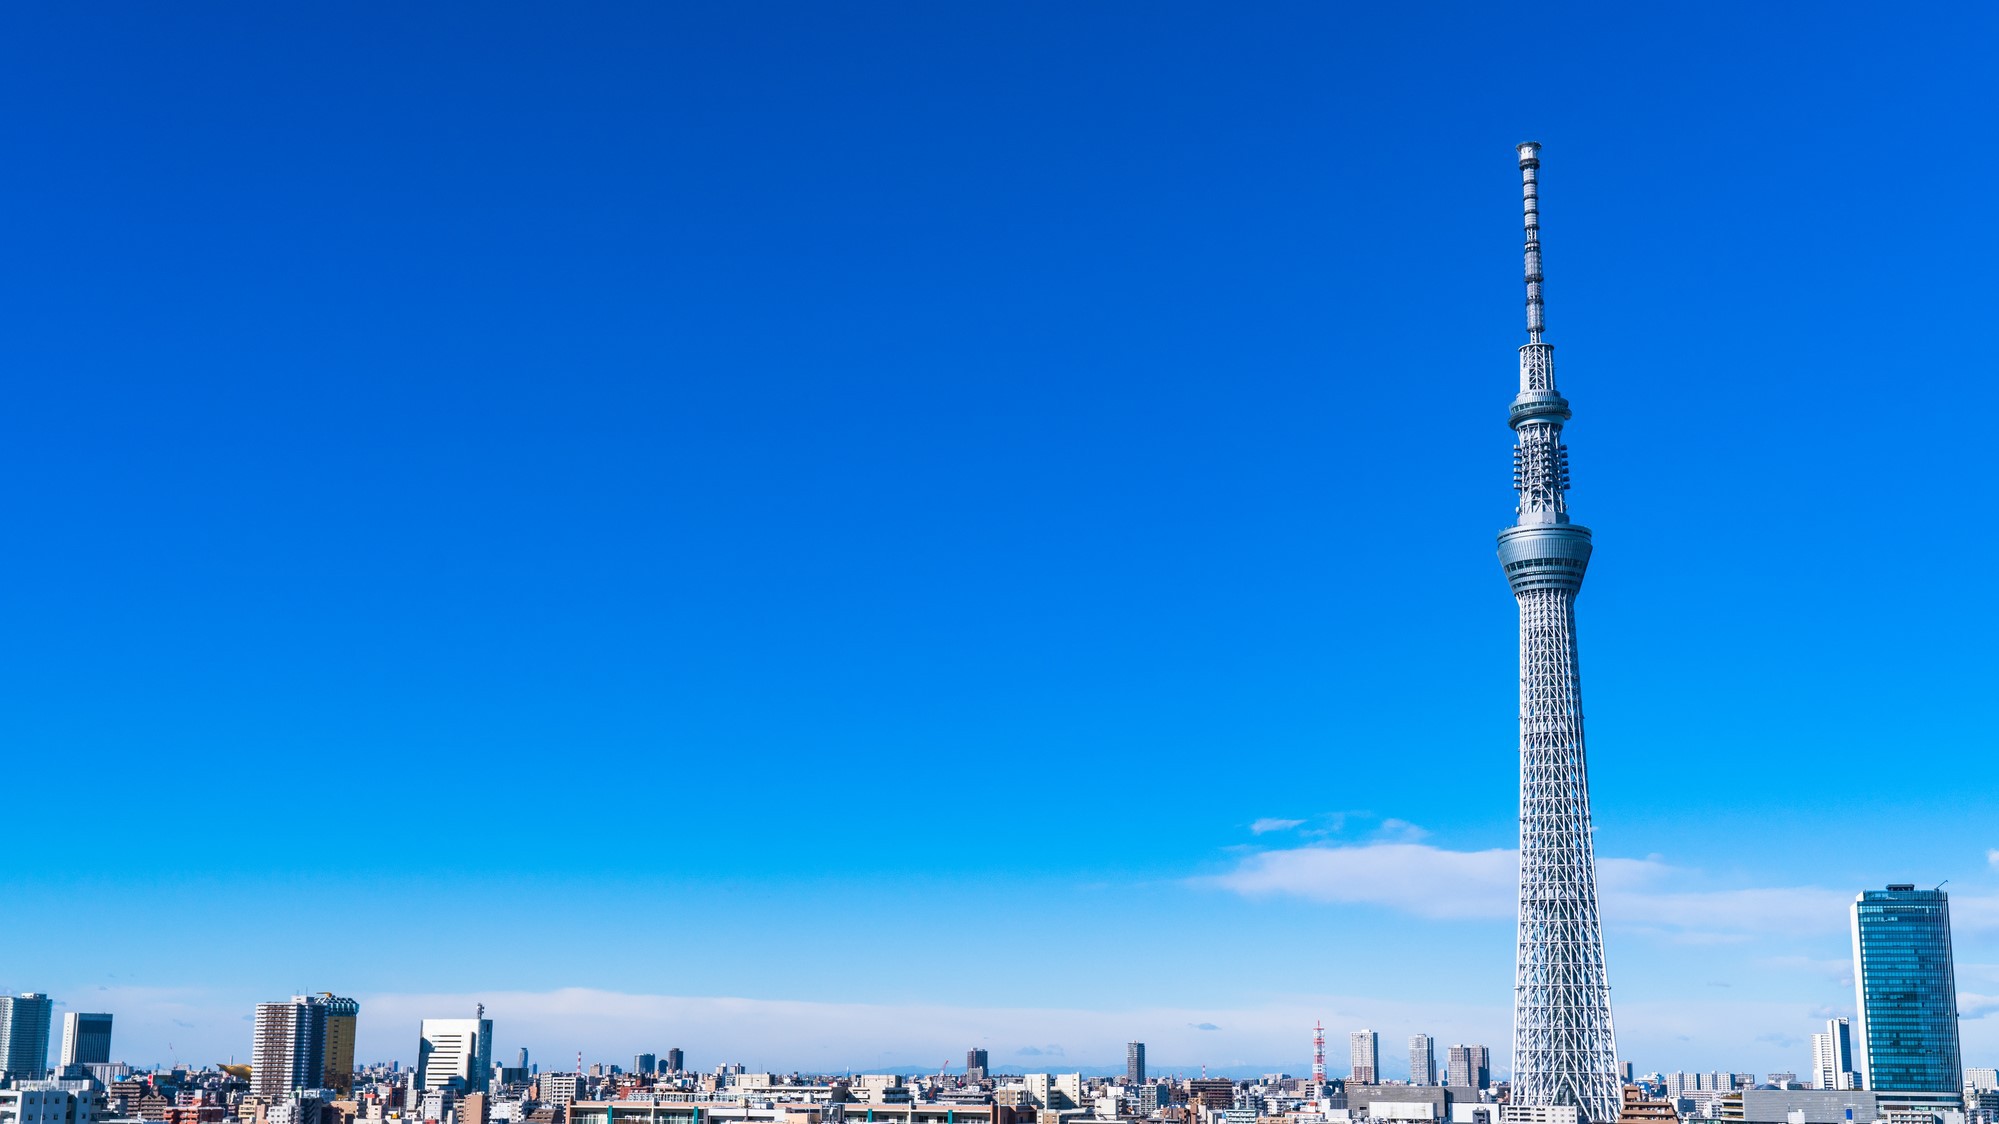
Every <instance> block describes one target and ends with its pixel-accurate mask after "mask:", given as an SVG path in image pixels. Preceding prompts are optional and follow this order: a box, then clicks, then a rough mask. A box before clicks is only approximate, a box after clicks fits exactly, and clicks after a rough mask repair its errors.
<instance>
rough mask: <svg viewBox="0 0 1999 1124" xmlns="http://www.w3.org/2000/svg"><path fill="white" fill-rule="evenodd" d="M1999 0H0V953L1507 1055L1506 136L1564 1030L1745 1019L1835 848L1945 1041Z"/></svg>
mask: <svg viewBox="0 0 1999 1124" xmlns="http://www.w3.org/2000/svg"><path fill="white" fill-rule="evenodd" d="M1995 22H1999V20H1995V16H1994V14H1993V10H1992V9H1991V8H1990V7H1984V6H1971V5H1962V6H1915V7H1903V8H1898V9H1896V10H1895V11H1894V12H1893V14H1892V18H1891V17H1890V16H1889V14H1888V13H1887V11H1886V10H1885V9H1883V8H1881V7H1880V6H1879V5H1867V6H1859V5H1854V6H1842V5H1802V4H1799V5H1711V6H1702V5H1672V6H1665V5H1654V6H1646V7H1643V8H1636V9H1632V10H1627V11H1617V10H1609V9H1606V8H1604V7H1602V6H1595V5H1591V6H1575V7H1563V6H1560V5H1554V6H1548V5H1538V6H1533V7H1520V6H1496V5H1495V6H1489V7H1470V6H1436V5H1432V6H1391V5H1381V6H1334V5H1319V4H1264V5H1255V6H1241V5H1230V6H1222V5H1214V6H1193V5H1184V4H1088V5H1067V4H1026V5H1021V4H1006V5H997V4H994V5H973V4H945V5H918V4H868V5H845V6H835V5H787V4H748V5H746V4H668V5H637V4H634V5H603V4H597V5H563V6H547V5H544V6H529V5H508V4H497V5H478V6H470V5H466V6H451V5H420V6H408V5H360V6H355V5H339V6H332V5H322V6H296V5H292V6H286V7H284V8H283V9H282V10H278V9H274V8H272V7H270V6H268V5H248V4H244V5H216V4H202V5H168V6H133V5H125V6H117V7H110V8H105V7H78V6H74V5H55V4H25V5H13V6H10V7H8V8H7V9H5V11H4V12H0V97H4V101H5V103H6V105H7V106H8V112H7V113H6V114H5V115H4V116H0V154H4V155H0V161H4V167H5V175H4V178H0V192H4V197H0V307H3V308H4V309H5V315H4V321H0V322H4V331H0V348H4V354H3V355H0V361H4V365H5V367H4V369H5V372H6V379H7V383H6V385H7V391H8V393H7V400H6V403H5V406H4V408H0V427H4V432H0V481H4V484H0V504H4V511H3V512H0V514H4V518H5V522H6V526H7V529H8V532H9V536H10V539H11V549H10V550H9V551H8V556H7V570H8V574H7V586H8V588H9V589H10V591H11V596H9V597H7V598H6V599H5V602H4V603H5V606H6V620H5V634H6V638H7V640H6V643H5V644H0V691H4V699H0V737H4V739H5V743H6V744H7V746H8V747H9V749H10V752H9V754H8V758H9V763H10V764H9V773H10V780H11V785H10V789H11V791H12V793H13V795H14V801H13V803H14V806H15V808H16V813H15V822H16V825H17V832H18V833H19V834H21V835H22V836H23V837H24V838H25V839H32V844H30V845H24V846H22V847H19V848H17V849H16V852H15V860H14V861H13V862H11V863H10V864H8V866H7V867H6V869H5V870H4V871H0V888H4V891H5V893H6V898H7V900H8V901H9V902H10V906H11V908H10V910H9V912H10V915H11V916H12V917H14V918H15V921H13V922H12V923H10V924H9V925H7V926H6V927H5V931H4V932H0V965H5V972H4V978H0V986H4V987H7V988H11V989H17V990H18V989H27V988H37V989H41V990H45V991H49V992H51V993H53V994H54V995H55V996H56V998H57V999H58V1000H59V1001H60V1002H62V1003H64V1004H66V1005H69V1006H71V1007H75V1008H81V1009H100V1008H101V1009H106V1010H112V1011H114V1012H115V1013H116V1014H117V1015H118V1017H119V1020H120V1022H119V1028H120V1029H119V1038H118V1044H117V1051H116V1052H117V1053H118V1054H119V1055H120V1056H122V1057H125V1058H127V1059H129V1060H132V1061H135V1062H151V1061H155V1060H165V1059H167V1058H169V1057H174V1056H178V1057H182V1058H193V1059H195V1060H211V1059H214V1058H218V1057H224V1056H229V1055H232V1054H233V1055H234V1056H237V1057H242V1056H244V1055H245V1054H246V1053H247V1050H248V1045H249V1037H248V1030H249V1028H248V1024H247V1022H246V1021H245V1020H246V1018H247V1011H248V1005H249V1004H250V1003H252V1002H254V1001H255V1000H258V999H265V998H271V997H275V996H282V995H285V994H289V993H290V992H292V991H294V990H304V989H310V990H320V989H331V990H335V991H339V992H343V993H346V994H352V995H356V996H358V997H360V998H361V999H362V1000H363V1003H364V1010H363V1019H362V1038H361V1047H362V1053H363V1054H364V1055H366V1056H370V1057H382V1058H387V1057H394V1056H400V1057H403V1058H408V1057H410V1056H411V1055H412V1054H413V1052H414V1042H415V1019H416V1018H417V1017H420V1016H421V1015H424V1014H458V1013H461V1008H464V1007H469V1005H470V1004H471V1003H472V1002H473V1001H474V1000H478V999H483V1000H484V1001H485V1002H487V1004H488V1005H489V1007H490V1008H491V1009H492V1013H493V1014H494V1016H495V1017H496V1018H497V1019H498V1020H499V1028H500V1029H499V1033H498V1038H499V1045H500V1046H501V1047H502V1048H503V1049H510V1048H511V1047H512V1046H514V1045H516V1044H519V1045H527V1046H529V1047H531V1048H532V1049H534V1050H535V1051H536V1054H537V1056H538V1057H541V1058H543V1059H544V1060H553V1059H559V1058H562V1057H565V1056H568V1055H571V1054H573V1052H574V1051H575V1050H576V1049H579V1048H582V1049H585V1050H586V1051H588V1052H589V1053H591V1055H592V1056H593V1057H596V1056H602V1057H606V1058H612V1059H616V1058H618V1057H620V1056H628V1055H629V1054H630V1053H632V1052H634V1051H636V1050H640V1049H664V1048H665V1047H667V1046H671V1045H678V1046H682V1047H684V1048H685V1049H687V1051H688V1053H689V1057H690V1060H691V1061H692V1062H693V1063H695V1064H697V1065H702V1066H708V1065H713V1064H715V1063H716V1062H720V1061H725V1060H740V1061H743V1062H745V1063H747V1064H749V1065H751V1066H752V1067H753V1068H761V1067H777V1068H790V1067H793V1066H835V1065H853V1066H856V1067H861V1068H866V1067H870V1066H879V1065H887V1064H892V1063H902V1064H932V1063H934V1060H935V1059H936V1058H939V1057H945V1056H952V1057H956V1058H958V1059H962V1057H963V1053H962V1051H963V1049H964V1048H965V1047H967V1046H970V1045H973V1044H975V1043H977V1044H984V1045H987V1046H989V1047H990V1048H991V1049H992V1050H993V1051H994V1053H995V1055H996V1058H997V1059H998V1062H999V1064H1003V1065H1005V1066H1008V1067H1014V1066H1019V1067H1024V1068H1048V1067H1051V1066H1054V1067H1066V1066H1075V1065H1091V1064H1115V1063H1116V1062H1117V1061H1119V1060H1120V1059H1121V1057H1122V1043H1123V1041H1124V1040H1125V1039H1126V1038H1128V1037H1139V1038H1144V1039H1146V1040H1148V1041H1149V1042H1151V1043H1153V1050H1152V1056H1153V1058H1154V1059H1155V1061H1156V1064H1157V1067H1161V1068H1171V1067H1181V1068H1187V1067H1192V1066H1197V1065H1200V1064H1203V1063H1206V1064H1211V1065H1218V1066H1219V1065H1232V1064H1241V1065H1256V1066H1262V1067H1269V1068H1277V1067H1280V1066H1282V1067H1287V1068H1290V1069H1291V1070H1292V1071H1294V1072H1296V1071H1298V1070H1299V1069H1300V1068H1301V1067H1302V1066H1303V1065H1304V1064H1305V1060H1306V1054H1307V1050H1308V1043H1307V1028H1308V1027H1309V1025H1310V1022H1311V1020H1312V1019H1314V1018H1324V1019H1325V1020H1326V1021H1327V1023H1328V1025H1329V1027H1331V1028H1332V1029H1333V1030H1334V1031H1335V1032H1343V1031H1345V1030H1346V1029H1349V1028H1351V1027H1355V1026H1361V1025H1370V1026H1372V1027H1373V1028H1374V1029H1377V1030H1379V1031H1381V1032H1382V1033H1383V1035H1384V1038H1385V1039H1386V1040H1387V1041H1388V1042H1390V1043H1391V1044H1392V1045H1393V1044H1398V1043H1399V1042H1400V1041H1401V1039H1402V1038H1403V1037H1404V1036H1406V1035H1407V1034H1409V1033H1412V1032H1415V1031H1430V1032H1433V1033H1436V1034H1438V1035H1439V1036H1440V1037H1442V1038H1444V1039H1445V1040H1446V1041H1447V1042H1448V1041H1458V1040H1471V1041H1485V1042H1490V1043H1492V1044H1494V1045H1495V1046H1496V1047H1499V1050H1498V1051H1496V1052H1498V1053H1503V1052H1504V1044H1505V1042H1506V1038H1507V1029H1506V1028H1507V1005H1508V1003H1509V1001H1510V1000H1509V996H1510V985H1511V943H1510V942H1511V932H1510V921H1509V918H1510V908H1509V904H1508V898H1509V895H1510V893H1511V890H1510V887H1509V884H1508V881H1507V880H1508V878H1509V877H1510V874H1509V870H1510V862H1511V857H1510V855H1508V854H1506V849H1507V848H1509V847H1510V846H1511V845H1512V840H1513V817H1514V792H1513V789H1514V782H1515V761H1514V729H1513V722H1514V699H1513V692H1514V678H1513V675H1514V672H1513V661H1514V610H1513V606H1512V602H1511V600H1510V598H1509V597H1508V596H1507V595H1506V591H1505V586H1504V584H1503V582H1502V580H1501V578H1500V574H1499V570H1498V567H1497V563H1496V562H1495V560H1494V558H1493V542H1492V535H1493V533H1494V531H1495V530H1497V529H1498V528H1499V527H1500V526H1501V525H1502V524H1503V523H1504V522H1505V521H1506V520H1507V519H1508V518H1509V513H1510V506H1511V495H1510V493H1509V491H1508V488H1507V483H1508V451H1507V450H1508V444H1509V437H1510V435H1509V434H1508V432H1507V430H1506V428H1505V426H1504V424H1503V422H1504V416H1505V404H1506V401H1507V399H1508V398H1509V397H1510V395H1511V394H1512V392H1513V384H1514V378H1515V375H1514V369H1513V368H1514V356H1513V349H1514V348H1515V346H1516V345H1517V344H1518V343H1519V342H1520V330H1519V319H1520V289H1519V281H1518V271H1519V259H1518V253H1517V242H1518V221H1517V206H1518V203H1517V193H1518V192H1517V186H1516V172H1515V170H1514V167H1513V152H1512V146H1513V144H1514V142H1516V141H1519V140H1522V139H1528V138H1532V139H1538V140H1541V141H1543V142H1545V143H1546V144H1547V146H1548V147H1547V151H1546V160H1547V166H1546V170H1545V176H1544V182H1545V190H1544V199H1545V204H1544V206H1545V212H1546V240H1547V246H1548V269H1549V274H1550V283H1549V287H1548V291H1549V300H1550V338H1552V339H1553V340H1554V341H1555V342H1556V343H1557V345H1558V352H1557V354H1558V358H1559V364H1560V371H1561V378H1562V385H1563V387H1564V389H1565V390H1566V391H1567V392H1568V394H1569V395H1570V397H1571V398H1572V399H1573V400H1574V402H1575V403H1576V409H1577V418H1576V421H1575V423H1574V425H1573V426H1572V427H1571V430H1570V443H1571V446H1572V448H1573V450H1574V461H1575V466H1576V481H1577V486H1576V491H1575V493H1574V500H1575V504H1576V508H1577V511H1578V512H1579V516H1580V518H1581V519H1582V520H1583V521H1584V522H1587V523H1589V524H1590V525H1592V526H1593V527H1594V528H1595V529H1596V533H1597V541H1598V554H1597V561H1596V563H1595V565H1594V567H1593V568H1592V571H1591V579H1590V585H1589V588H1588V590H1587V591H1586V592H1585V594H1584V598H1583V602H1582V614H1581V615H1582V629H1583V645H1584V649H1583V657H1584V669H1585V686H1586V696H1587V700H1588V713H1589V719H1590V733H1591V738H1592V743H1591V744H1592V750H1593V765H1594V769H1593V773H1594V775H1593V778H1592V780H1593V782H1594V786H1595V798H1596V807H1597V811H1598V815H1599V825H1600V829H1599V846H1600V848H1601V853H1602V855H1603V856H1604V857H1605V859H1606V884H1607V893H1606V903H1605V912H1606V915H1607V919H1608V924H1609V927H1610V936H1609V949H1610V958H1611V968H1612V972H1613V982H1614V983H1615V985H1616V992H1615V994H1616V998H1617V1003H1618V1014H1619V1019H1620V1031H1621V1038H1622V1044H1623V1047H1624V1053H1625V1054H1626V1055H1627V1056H1629V1057H1631V1058H1632V1059H1633V1060H1634V1061H1636V1062H1637V1063H1638V1064H1639V1066H1640V1067H1641V1068H1642V1069H1653V1068H1663V1069H1674V1068H1682V1067H1686V1068H1692V1067H1708V1068H1712V1067H1721V1066H1733V1067H1737V1068H1754V1069H1757V1070H1759V1071H1767V1070H1769V1069H1773V1068H1803V1067H1804V1065H1805V1062H1806V1050H1805V1036H1806V1035H1808V1034H1809V1033H1810V1032H1811V1031H1812V1030H1813V1029H1814V1020H1817V1019H1822V1018H1824V1017H1825V1015H1826V1014H1828V1013H1832V1012H1836V1011H1840V1010H1844V1009H1848V1008H1850V1007H1851V1004H1852V993H1851V989H1850V986H1849V985H1847V984H1845V983H1843V982H1842V980H1843V978H1844V977H1845V975H1846V969H1845V967H1844V959H1845V957H1846V955H1847V952H1846V937H1845V928H1844V926H1845V914H1844V902H1845V901H1847V900H1850V898H1851V895H1852V894H1853V892H1854V891H1856V890H1857V889H1859V888H1861V887H1864V886H1876V885H1880V884H1882V883H1885V882H1887V881H1889V880H1904V879H1906V880H1914V881H1919V882H1923V883H1934V882H1938V881H1941V880H1943V879H1946V878H1947V879H1949V880H1950V887H1949V888H1950V889H1951V890H1952V891H1953V894H1954V897H1955V899H1956V901H1957V903H1958V947H1959V957H1960V961H1961V965H1960V985H1961V990H1963V991H1964V992H1965V993H1966V996H1967V998H1966V1000H1965V1009H1966V1014H1967V1015H1973V1014H1977V1015H1981V1016H1982V1015H1983V1014H1984V1013H1985V1012H1986V1011H1987V1010H1988V1009H1990V1008H1992V1007H1999V1000H1992V999H1988V998H1987V997H1991V996H1999V871H1995V870H1994V869H1993V862H1992V860H1991V859H1989V857H1988V850H1989V849H1991V848H1994V847H1999V828H1995V827H1994V826H1993V813H1994V811H1995V810H1996V809H1999V802H1995V799H1994V797H1993V795H1992V785H1991V761H1992V757H1991V754H1992V749H1993V742H1994V739H1993V733H1992V729H1993V725H1992V718H1993V691H1992V687H1991V684H1992V681H1993V677H1994V671H1995V666H1994V665H1995V660H1994V655H1993V647H1992V640H1991V637H1992V636H1993V635H1994V632H1995V626H1999V611H1995V604H1994V597H1993V588H1992V584H1991V582H1990V577H1989V576H1990V573H1991V566H1992V561H1991V560H1992V557H1993V552H1994V548H1995V545H1999V543H1995V535H1994V532H1993V515H1994V512H1993V505H1992V500H1991V492H1992V484H1993V480H1994V471H1993V466H1992V459H1991V458H1992V449H1993V441H1992V436H1991V435H1992V432H1993V419H1994V417H1995V414H1996V413H1999V392H1995V389H1994V378H1993V372H1994V364H1993V361H1992V354H1991V346H1992V345H1991V341H1992V325H1993V323H1994V320H1993V312H1992V308H1993V304H1994V298H1995V286H1994V285H1993V266H1992V263H1993V261H1994V260H1995V258H1999V238H1995V223H1994V219H1993V213H1992V209H1991V199H1992V195H1993V180H1994V172H1995V158H1994V151H1995V141H1999V137H1995V136H1994V132H1995V128H1994V125H1993V117H1992V115H1991V113H1990V111H1989V110H1990V107H1991V105H1992V104H1994V101H1995V95H1999V90H1995V88H1994V87H1995V85H1999V83H1995V80H1994V78H1993V74H1994V71H1993V68H1992V66H1991V59H1990V56H1989V46H1990V44H1991V43H1992V42H1993V41H1994V39H1993V36H1994V33H1995V31H1999V27H1995ZM1288 821H1298V822H1296V823H1290V822H1288ZM25 918H35V919H36V920H33V921H28V920H23V919H25ZM1209 1028H1212V1029H1209ZM1965 1035H1966V1042H1967V1057H1966V1060H1967V1061H1968V1062H1972V1063H1974V1064H1992V1062H1993V1061H1994V1060H1995V1059H1999V1018H1995V1019H1990V1020H1988V1019H1984V1018H1977V1019H1969V1020H1968V1021H1967V1022H1966V1023H1965ZM1389 1052H1390V1053H1391V1054H1395V1053H1396V1052H1397V1051H1395V1050H1393V1049H1391V1050H1390V1051H1389ZM1336 1068H1340V1067H1336ZM1389 1068H1390V1072H1391V1073H1393V1072H1396V1069H1395V1066H1394V1065H1393V1064H1391V1065H1390V1067H1389Z"/></svg>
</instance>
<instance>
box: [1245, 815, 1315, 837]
mask: <svg viewBox="0 0 1999 1124" xmlns="http://www.w3.org/2000/svg"><path fill="white" fill-rule="evenodd" d="M1304 822H1305V821H1304V820H1280V819H1276V818H1273V817H1269V816H1266V817H1264V818H1263V819H1260V820H1258V821H1256V822H1255V823H1253V824H1250V825H1249V830H1250V831H1251V832H1252V833H1254V834H1257V835H1262V834H1264V833H1266V832H1271V831H1290V830H1291V829H1292V828H1294V827H1298V826H1300V825H1302V824H1303V823H1304Z"/></svg>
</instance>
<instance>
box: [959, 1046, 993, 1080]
mask: <svg viewBox="0 0 1999 1124" xmlns="http://www.w3.org/2000/svg"><path fill="white" fill-rule="evenodd" d="M991 1069H992V1062H991V1060H990V1058H989V1057H988V1055H987V1054H986V1052H985V1051H984V1050H981V1049H979V1048H978V1047H976V1046H974V1047H973V1048H971V1049H969V1050H967V1051H965V1080H967V1081H984V1080H985V1079H986V1074H987V1073H988V1072H990V1071H991Z"/></svg>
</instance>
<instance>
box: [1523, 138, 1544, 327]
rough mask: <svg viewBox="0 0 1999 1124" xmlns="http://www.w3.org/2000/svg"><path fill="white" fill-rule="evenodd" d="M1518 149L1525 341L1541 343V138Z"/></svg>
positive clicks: (1542, 322) (1542, 323) (1526, 142)
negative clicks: (1524, 245)
mask: <svg viewBox="0 0 1999 1124" xmlns="http://www.w3.org/2000/svg"><path fill="white" fill-rule="evenodd" d="M1519 153H1520V210H1521V212H1522V218H1523V219H1524V220H1525V226H1526V230H1525V238H1526V243H1527V246H1526V251H1525V255H1524V257H1525V266H1526V274H1527V342H1528V343H1540V342H1541V333H1542V332H1543V331H1544V330H1546V324H1545V322H1544V321H1543V318H1542V314H1543V311H1544V310H1543V307H1542V303H1541V184H1540V176H1539V175H1538V174H1537V173H1539V172H1540V170H1541V142H1539V141H1525V142H1522V143H1521V144H1520V146H1519Z"/></svg>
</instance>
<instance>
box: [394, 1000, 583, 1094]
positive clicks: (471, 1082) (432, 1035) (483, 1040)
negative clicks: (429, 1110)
mask: <svg viewBox="0 0 1999 1124" xmlns="http://www.w3.org/2000/svg"><path fill="white" fill-rule="evenodd" d="M485 1014H486V1008H485V1007H483V1006H482V1007H480V1008H479V1012H478V1014H477V1015H476V1016H474V1017H473V1018H469V1019H425V1020H423V1022H422V1024H421V1026H420V1028H419V1032H418V1034H419V1036H418V1039H417V1047H416V1088H417V1089H418V1090H420V1091H422V1092H426V1093H427V1092H430V1091H431V1090H433V1089H446V1088H455V1089H457V1090H458V1091H459V1092H462V1093H483V1092H486V1091H487V1079H488V1078H489V1077H490V1076H491V1074H492V1072H493V1020H491V1019H489V1018H486V1017H485ZM572 1095H573V1094H572Z"/></svg>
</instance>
